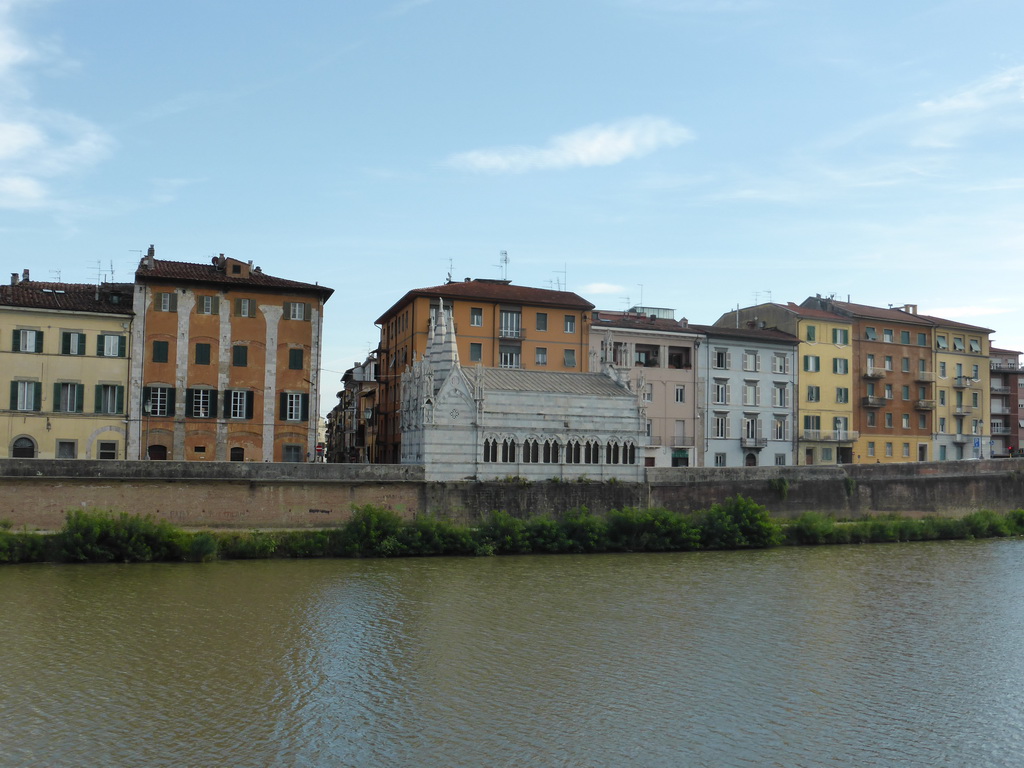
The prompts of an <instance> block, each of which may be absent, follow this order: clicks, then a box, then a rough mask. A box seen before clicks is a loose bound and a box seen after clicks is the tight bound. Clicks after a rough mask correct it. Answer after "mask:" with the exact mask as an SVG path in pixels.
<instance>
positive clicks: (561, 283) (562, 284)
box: [555, 263, 569, 291]
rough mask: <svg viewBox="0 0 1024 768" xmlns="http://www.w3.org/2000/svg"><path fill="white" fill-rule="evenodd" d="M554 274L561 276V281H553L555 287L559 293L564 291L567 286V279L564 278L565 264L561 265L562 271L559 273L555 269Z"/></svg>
mask: <svg viewBox="0 0 1024 768" xmlns="http://www.w3.org/2000/svg"><path fill="white" fill-rule="evenodd" d="M555 274H556V275H561V276H562V279H561V280H557V279H556V280H555V285H557V286H558V290H560V291H564V290H565V289H566V286H567V285H568V283H569V280H568V278H567V277H566V265H565V264H564V263H563V264H562V271H561V272H559V271H558V270H557V269H556V270H555Z"/></svg>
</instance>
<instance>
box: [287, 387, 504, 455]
mask: <svg viewBox="0 0 1024 768" xmlns="http://www.w3.org/2000/svg"><path fill="white" fill-rule="evenodd" d="M302 420H303V421H309V395H306V394H304V395H303V396H302ZM512 452H513V454H515V443H513V444H512ZM513 461H514V459H513Z"/></svg>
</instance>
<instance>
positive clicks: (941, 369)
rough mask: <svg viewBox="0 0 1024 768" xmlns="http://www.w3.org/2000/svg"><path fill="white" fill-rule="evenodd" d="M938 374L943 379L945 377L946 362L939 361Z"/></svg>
mask: <svg viewBox="0 0 1024 768" xmlns="http://www.w3.org/2000/svg"><path fill="white" fill-rule="evenodd" d="M939 376H940V377H941V378H943V379H944V378H946V364H945V363H944V362H942V363H939Z"/></svg>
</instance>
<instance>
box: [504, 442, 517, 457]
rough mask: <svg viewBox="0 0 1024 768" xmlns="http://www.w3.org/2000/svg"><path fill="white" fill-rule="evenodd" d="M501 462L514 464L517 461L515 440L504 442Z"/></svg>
mask: <svg viewBox="0 0 1024 768" xmlns="http://www.w3.org/2000/svg"><path fill="white" fill-rule="evenodd" d="M501 460H502V461H504V462H514V461H515V460H516V441H515V440H503V441H502V442H501Z"/></svg>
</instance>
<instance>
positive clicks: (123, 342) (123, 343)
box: [117, 336, 128, 357]
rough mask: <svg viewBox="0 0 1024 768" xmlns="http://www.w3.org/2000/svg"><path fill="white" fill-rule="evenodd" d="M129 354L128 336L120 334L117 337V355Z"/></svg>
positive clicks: (124, 355)
mask: <svg viewBox="0 0 1024 768" xmlns="http://www.w3.org/2000/svg"><path fill="white" fill-rule="evenodd" d="M127 354H128V337H127V336H118V337H117V356H118V357H126V356H127Z"/></svg>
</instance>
